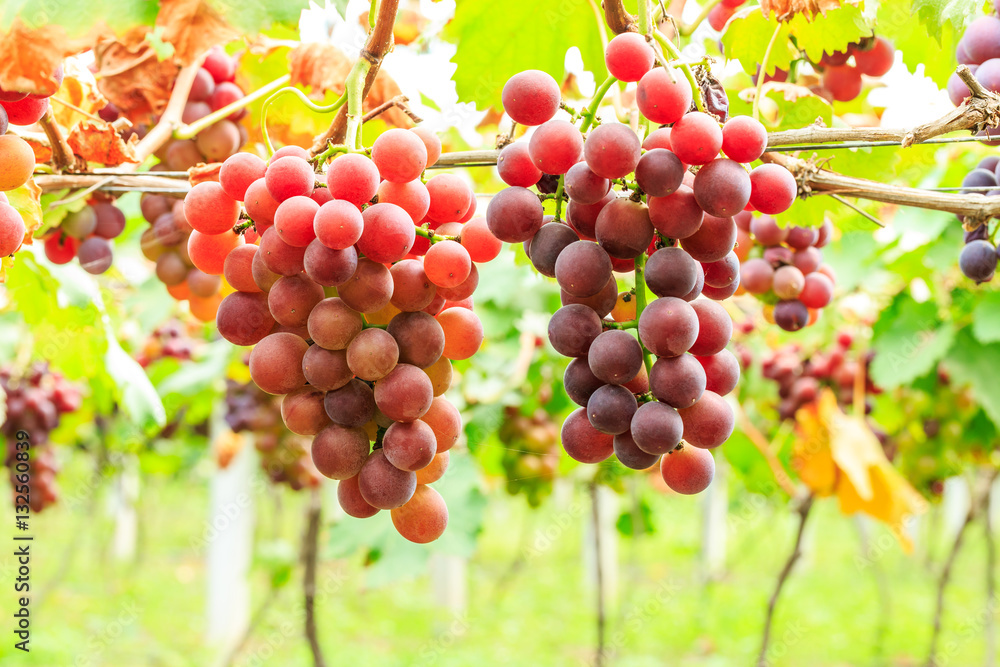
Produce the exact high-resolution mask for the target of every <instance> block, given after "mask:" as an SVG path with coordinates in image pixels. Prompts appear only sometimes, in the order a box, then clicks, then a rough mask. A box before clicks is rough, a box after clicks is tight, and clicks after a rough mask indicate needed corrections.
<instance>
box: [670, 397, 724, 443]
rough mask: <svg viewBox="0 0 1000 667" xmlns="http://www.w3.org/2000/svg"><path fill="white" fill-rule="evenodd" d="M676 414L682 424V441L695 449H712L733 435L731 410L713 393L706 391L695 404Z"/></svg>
mask: <svg viewBox="0 0 1000 667" xmlns="http://www.w3.org/2000/svg"><path fill="white" fill-rule="evenodd" d="M677 412H678V413H679V414H680V416H681V419H682V420H683V422H684V439H685V440H686V441H688V442H689V443H691V444H692V445H694V446H695V447H701V448H702V449H713V448H715V447H718V446H719V445H721V444H722V443H724V442H725V441H726V440H728V439H729V436H730V435H732V434H733V428H734V427H735V423H736V422H735V417H734V415H733V409H732V408H730V407H729V404H728V403H726V401H725V400H724V399H723V398H722V397H721V396H719V395H718V394H716V393H715V392H712V391H708V390H706V391H705V393H704V394H702V397H701V398H700V399H699V400H698V402H697V403H695V404H694V405H692V406H691V407H689V408H684V409H681V410H678V411H677Z"/></svg>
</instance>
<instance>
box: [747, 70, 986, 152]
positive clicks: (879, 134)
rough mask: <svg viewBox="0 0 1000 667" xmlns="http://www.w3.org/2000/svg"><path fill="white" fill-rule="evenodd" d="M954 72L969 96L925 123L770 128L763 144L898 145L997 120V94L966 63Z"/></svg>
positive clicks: (905, 144) (904, 146)
mask: <svg viewBox="0 0 1000 667" xmlns="http://www.w3.org/2000/svg"><path fill="white" fill-rule="evenodd" d="M955 73H956V74H958V76H959V78H961V79H962V81H963V82H964V83H965V85H966V86H968V87H969V90H970V91H971V92H972V96H971V97H970V98H969V99H968V100H967V101H966V102H965V104H963V105H962V106H960V107H956V108H955V109H952V110H951V111H949V112H948V113H946V114H945V115H944V116H942V117H941V118H938V119H936V120H932V121H931V122H929V123H924V124H923V125H918V126H917V127H914V128H909V129H893V128H882V127H865V128H839V127H818V126H810V127H805V128H802V129H800V130H786V131H784V132H771V133H769V134H768V135H767V145H768V147H771V146H786V145H791V144H796V143H823V142H829V141H898V142H899V144H900V146H902V147H903V148H907V147H909V146H911V145H913V144H919V143H921V142H924V141H927V140H928V139H930V138H932V137H937V136H940V135H942V134H947V133H949V132H957V131H959V130H975V131H979V130H981V129H983V128H984V127H987V126H990V127H996V125H997V122H998V121H1000V96H998V95H997V94H996V93H993V92H991V91H989V90H987V89H985V88H983V86H982V84H981V83H979V81H977V80H976V77H975V76H973V74H972V71H971V70H970V69H969V68H968V67H967V66H966V65H959V66H958V67H957V68H955Z"/></svg>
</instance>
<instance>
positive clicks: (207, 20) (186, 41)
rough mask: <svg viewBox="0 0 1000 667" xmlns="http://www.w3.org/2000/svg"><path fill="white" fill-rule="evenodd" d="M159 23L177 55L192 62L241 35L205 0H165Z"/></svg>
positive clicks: (180, 60)
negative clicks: (211, 49) (211, 48)
mask: <svg viewBox="0 0 1000 667" xmlns="http://www.w3.org/2000/svg"><path fill="white" fill-rule="evenodd" d="M156 25H157V26H162V27H163V34H162V38H163V41H165V42H168V43H170V44H173V46H174V58H175V59H176V60H178V61H179V62H180V64H181V65H190V64H191V63H193V62H195V61H196V60H197V59H198V57H199V56H201V55H202V54H203V53H205V52H206V51H207V50H208V49H209V48H210V47H212V46H214V45H216V44H224V43H226V42H228V41H230V40H232V39H235V38H236V37H238V36H239V33H238V32H237V31H236V29H235V28H233V27H232V26H230V25H229V24H228V23H226V21H225V19H223V18H222V16H221V15H220V14H219V13H218V12H217V11H215V10H214V9H212V7H211V6H210V5H209V4H208V3H207V2H205V0H161V2H160V13H159V14H157V15H156Z"/></svg>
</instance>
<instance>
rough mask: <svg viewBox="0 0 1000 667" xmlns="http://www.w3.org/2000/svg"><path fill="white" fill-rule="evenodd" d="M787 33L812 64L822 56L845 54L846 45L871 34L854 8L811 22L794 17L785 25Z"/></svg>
mask: <svg viewBox="0 0 1000 667" xmlns="http://www.w3.org/2000/svg"><path fill="white" fill-rule="evenodd" d="M788 29H789V31H790V32H791V35H792V37H794V38H795V43H796V44H798V45H799V48H800V49H802V50H803V51H805V53H806V55H807V56H808V57H809V59H810V60H811V61H813V62H819V60H820V58H822V57H823V53H824V52H826V53H833V52H835V51H841V52H842V51H845V50H846V49H847V46H848V44H853V43H855V42H857V41H858V40H860V39H862V38H863V37H868V36H869V35H871V34H872V29H871V27H870V26H869V25H868V22H867V21H866V20H865V17H864V15H863V13H862V11H861V10H860V9H859V8H858V7H855V6H854V5H844V6H843V7H839V8H837V9H834V10H832V11H829V12H827V13H826V14H825V15H824V16H821V17H816V18H815V19H814V20H812V21H810V20H808V19H807V18H806V16H805V15H803V14H797V15H796V16H795V18H793V19H792V20H791V21H789V22H788ZM772 30H773V28H772Z"/></svg>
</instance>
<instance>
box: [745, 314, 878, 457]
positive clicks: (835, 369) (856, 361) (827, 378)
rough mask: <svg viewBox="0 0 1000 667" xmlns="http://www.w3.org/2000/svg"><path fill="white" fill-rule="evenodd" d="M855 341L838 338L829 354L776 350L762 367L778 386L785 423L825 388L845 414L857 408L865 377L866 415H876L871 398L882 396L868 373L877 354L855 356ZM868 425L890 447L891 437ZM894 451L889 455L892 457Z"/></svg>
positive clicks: (788, 347)
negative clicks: (856, 397) (860, 380)
mask: <svg viewBox="0 0 1000 667" xmlns="http://www.w3.org/2000/svg"><path fill="white" fill-rule="evenodd" d="M853 343H854V338H853V336H851V335H850V334H848V333H841V334H840V335H839V336H837V343H836V345H833V346H831V348H830V349H829V350H828V351H825V352H814V353H812V354H811V355H808V356H805V355H803V351H802V349H801V348H800V347H799V346H798V345H786V346H784V347H782V348H779V349H777V350H774V351H773V352H772V353H771V355H770V356H769V357H767V358H766V359H764V362H763V363H762V364H761V373H762V375H763V376H764V377H765V378H767V379H769V380H773V381H774V382H776V383H777V384H778V396H779V397H780V399H781V402H780V403H779V404H778V416H779V418H780V419H782V420H791V419H795V413H796V412H798V411H799V409H800V408H802V407H803V406H804V405H806V404H808V403H812V402H813V401H815V400H816V399H817V398H819V394H820V392H821V391H822V390H823V389H824V388H829V389H831V390H833V392H834V393H835V394H836V396H837V402H838V403H839V404H840V406H841V407H842V408H843V409H844V410H849V409H850V408H851V407H852V406H853V405H854V391H855V387H856V386H857V385H856V384H855V383H856V381H857V378H858V374H859V373H861V374H862V376H863V380H864V392H865V414H868V413H870V412H871V411H872V401H871V398H870V396H871V395H874V394H880V393H882V390H881V389H880V388H879V387H878V386H877V385H876V384H875V383H874V382H872V379H871V375H870V373H869V372H868V370H869V367H870V366H871V362H872V359H873V358H874V355H875V353H874V352H872V351H869V352H867V353H866V354H864V355H859V354H858V353H856V352H855V353H853V354H852V352H851V348H852V346H853ZM868 425H869V427H871V429H872V431H873V432H874V433H875V435H876V437H878V439H879V442H881V443H882V447H883V448H887V447H888V437H887V435H886V434H885V432H884V431H882V430H881V429H880V428H878V427H877V426H876V425H875V423H874V422H873V421H872V420H871V419H869V420H868ZM891 453H892V452H891V451H887V454H888V455H890V458H891Z"/></svg>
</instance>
